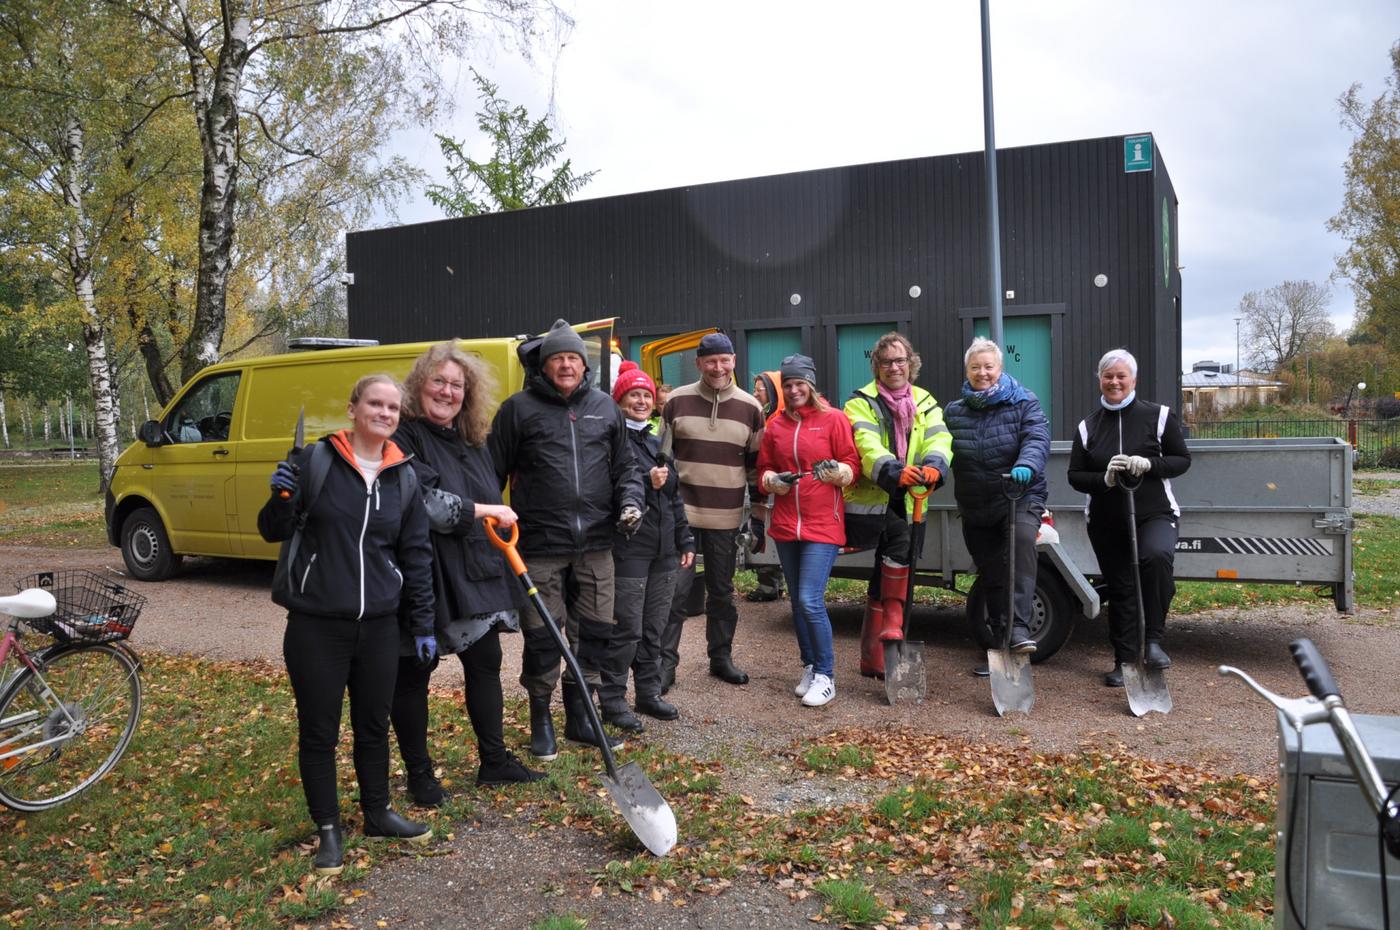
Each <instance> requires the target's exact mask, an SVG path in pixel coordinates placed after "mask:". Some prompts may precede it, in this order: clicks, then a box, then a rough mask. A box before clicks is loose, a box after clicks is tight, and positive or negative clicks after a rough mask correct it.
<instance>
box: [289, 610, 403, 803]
mask: <svg viewBox="0 0 1400 930" xmlns="http://www.w3.org/2000/svg"><path fill="white" fill-rule="evenodd" d="M398 655H399V622H398V618H396V617H394V616H393V615H392V614H390V615H387V616H383V617H370V618H368V619H365V620H358V621H357V620H342V619H338V618H334V617H316V616H311V615H309V614H298V613H292V614H288V615H287V632H286V633H285V634H284V635H283V637H282V658H283V660H284V661H285V662H286V663H287V677H288V678H290V679H291V681H292V693H293V694H294V695H296V702H297V734H298V738H297V763H298V765H299V767H300V769H301V787H302V790H303V791H305V792H306V806H307V808H308V809H309V810H310V812H311V819H312V820H314V821H315V822H316V823H317V824H326V823H331V822H333V821H337V820H339V816H340V804H339V802H338V801H337V800H336V793H335V747H336V743H337V742H339V740H340V706H341V702H342V701H343V700H344V699H345V691H346V689H347V688H348V689H349V691H350V726H351V728H352V729H353V731H354V734H355V748H354V753H353V755H354V759H355V779H356V781H358V782H359V783H360V808H361V809H362V810H367V811H381V810H383V809H384V808H386V807H388V806H389V707H390V705H391V704H392V703H393V699H394V674H395V671H396V669H397V666H398Z"/></svg>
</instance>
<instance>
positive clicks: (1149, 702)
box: [1118, 472, 1172, 717]
mask: <svg viewBox="0 0 1400 930" xmlns="http://www.w3.org/2000/svg"><path fill="white" fill-rule="evenodd" d="M1118 483H1119V484H1120V485H1121V486H1122V488H1123V490H1124V491H1125V492H1126V493H1127V495H1128V545H1129V548H1130V551H1129V553H1128V554H1129V555H1130V556H1131V558H1132V560H1133V595H1134V596H1135V597H1136V598H1137V628H1138V647H1137V661H1136V662H1135V663H1133V664H1132V665H1128V664H1126V663H1125V664H1124V665H1123V687H1124V688H1125V689H1127V692H1128V708H1129V709H1130V710H1132V712H1133V716H1134V717H1143V716H1146V715H1147V714H1150V713H1152V711H1154V710H1155V711H1156V712H1157V713H1159V714H1169V713H1171V712H1172V695H1171V692H1170V691H1168V690H1167V676H1166V673H1165V672H1164V671H1163V670H1162V669H1160V668H1148V667H1147V662H1146V655H1147V614H1146V613H1145V612H1144V611H1143V609H1142V572H1141V571H1140V570H1139V568H1138V538H1137V495H1136V494H1135V493H1134V492H1135V491H1136V490H1137V488H1138V485H1140V484H1142V480H1141V479H1138V480H1137V481H1135V482H1133V483H1132V484H1129V483H1128V481H1127V475H1126V474H1125V473H1123V472H1120V473H1119V478H1118Z"/></svg>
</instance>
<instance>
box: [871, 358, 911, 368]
mask: <svg viewBox="0 0 1400 930" xmlns="http://www.w3.org/2000/svg"><path fill="white" fill-rule="evenodd" d="M878 364H879V365H880V367H881V368H886V369H888V368H908V367H909V359H908V358H904V357H901V358H882V359H880V360H879V363H878Z"/></svg>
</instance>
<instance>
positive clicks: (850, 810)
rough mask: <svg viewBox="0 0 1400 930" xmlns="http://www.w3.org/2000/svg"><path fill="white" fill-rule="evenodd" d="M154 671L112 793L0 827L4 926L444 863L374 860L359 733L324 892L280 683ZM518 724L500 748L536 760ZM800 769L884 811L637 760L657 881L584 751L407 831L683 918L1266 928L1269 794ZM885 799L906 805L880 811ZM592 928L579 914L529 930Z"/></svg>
mask: <svg viewBox="0 0 1400 930" xmlns="http://www.w3.org/2000/svg"><path fill="white" fill-rule="evenodd" d="M145 659H146V666H145V680H146V683H147V692H146V693H147V704H146V713H145V718H144V719H143V721H142V725H141V727H140V729H139V731H138V734H137V736H136V739H135V741H134V742H133V744H132V746H131V748H130V749H129V751H128V753H127V755H126V757H125V758H124V759H123V760H122V762H121V764H120V765H119V766H118V768H117V769H116V771H115V772H114V773H113V774H112V775H110V776H109V777H108V778H107V779H105V780H104V781H103V782H101V783H100V784H98V785H97V786H96V787H95V788H94V789H93V790H92V791H90V792H89V793H88V794H87V795H85V796H84V797H83V798H82V799H80V800H79V801H76V802H74V803H72V804H69V805H66V806H64V807H61V808H59V809H57V810H55V811H51V812H48V813H43V814H36V815H29V816H19V815H16V814H13V813H9V812H5V813H0V831H2V832H3V833H4V835H5V837H6V842H5V844H4V845H3V848H0V874H3V875H5V876H6V880H5V882H4V883H2V884H0V923H3V924H4V925H6V926H7V927H14V928H39V927H53V926H91V927H97V926H104V925H122V926H127V927H134V928H167V927H169V928H176V927H180V928H183V927H192V926H199V927H204V926H215V925H218V926H235V927H240V928H254V930H259V928H267V930H273V928H281V927H285V926H287V925H288V924H289V923H299V922H306V921H310V920H316V919H321V918H323V917H324V916H325V915H326V914H328V913H329V912H331V911H334V910H337V909H341V908H347V907H350V908H352V907H355V906H356V905H355V902H356V901H357V900H358V896H357V895H356V894H355V893H354V891H347V888H348V887H349V886H350V885H352V884H353V883H355V882H356V881H358V880H360V879H362V878H364V877H365V875H366V874H367V873H368V872H369V871H371V870H373V869H375V868H377V867H378V866H379V865H380V864H381V863H382V862H383V861H384V860H385V859H388V858H394V857H399V856H415V855H422V856H432V855H434V854H435V853H436V852H437V851H438V849H439V848H440V847H438V846H434V845H430V846H428V847H426V848H424V849H422V850H416V849H411V848H404V849H398V848H393V847H389V848H385V847H382V846H380V847H375V848H373V849H372V848H371V847H370V846H369V845H367V844H366V843H365V841H364V840H363V839H362V838H361V836H360V833H359V830H358V824H357V823H356V821H357V820H358V815H357V814H356V813H355V812H354V808H355V806H356V805H355V803H354V787H353V782H352V776H351V774H350V768H351V767H350V765H349V759H348V755H349V738H348V733H347V735H346V737H345V740H344V742H343V743H342V746H341V749H342V756H341V759H340V772H341V777H342V785H341V798H342V816H343V818H344V819H345V820H346V821H347V822H348V823H349V826H350V829H348V830H347V840H348V845H349V853H348V858H347V869H346V872H345V873H344V874H343V875H342V876H341V877H340V878H339V879H330V878H318V877H316V876H315V875H314V874H313V873H312V872H311V870H310V856H311V852H312V833H311V829H310V824H309V823H308V822H307V820H306V815H305V810H304V806H303V799H302V794H301V789H300V785H299V782H298V776H297V772H296V762H295V752H294V749H293V747H294V746H295V720H294V711H293V707H292V700H291V696H290V693H289V689H288V687H287V684H286V681H285V676H283V675H282V674H281V673H279V672H274V671H269V670H266V669H263V668H260V667H251V666H245V665H230V664H219V663H213V662H208V661H203V660H195V659H188V658H171V657H164V656H159V655H148V656H146V657H145ZM432 700H433V708H434V711H433V720H434V730H433V734H432V738H433V741H434V743H433V749H434V755H435V757H437V758H438V761H439V762H441V764H442V767H443V771H444V772H445V773H446V774H445V780H446V781H447V784H448V787H449V788H452V787H454V786H453V785H452V773H470V772H471V771H472V770H473V769H474V767H475V759H474V758H473V755H474V749H473V748H472V747H473V745H474V744H473V741H472V740H471V738H470V733H469V728H468V726H467V724H466V721H465V720H464V718H463V715H462V713H461V709H460V707H459V706H458V704H457V701H456V700H455V699H452V698H449V697H447V696H438V695H434V697H433V699H432ZM525 716H526V710H525V708H524V707H523V705H521V704H520V703H519V702H512V703H511V705H510V707H509V717H508V720H507V740H508V742H519V741H521V740H523V738H524V730H525V723H524V721H525ZM347 730H348V728H347ZM818 750H820V751H818ZM793 756H796V757H798V758H802V759H804V760H805V759H809V758H810V759H811V760H813V761H815V762H817V763H819V764H827V763H826V762H824V760H830V763H829V764H831V765H838V764H839V765H842V773H843V775H845V777H847V778H852V779H855V780H862V779H869V780H870V782H871V785H870V787H871V791H870V796H871V797H872V798H873V800H872V801H871V802H869V803H850V804H845V805H842V806H837V807H822V808H813V809H809V810H804V811H799V812H790V813H783V814H779V813H773V812H771V811H768V810H766V809H764V807H763V806H762V805H761V804H756V803H755V802H754V801H753V799H750V798H747V797H742V796H736V795H733V794H730V793H727V792H726V791H724V790H723V781H724V779H723V778H722V775H723V769H722V765H721V763H717V762H712V761H711V762H706V761H699V760H694V759H688V758H684V757H681V756H676V755H673V754H669V753H666V752H664V751H661V750H659V749H656V748H643V749H642V750H640V751H631V750H629V751H628V753H627V761H636V762H638V763H639V764H640V765H641V767H642V768H643V770H645V771H646V772H647V773H648V777H649V778H650V779H651V781H652V783H653V784H654V785H655V786H656V788H657V790H658V791H660V793H661V794H662V796H663V797H666V798H667V799H668V800H670V802H671V804H672V806H673V809H674V810H675V813H676V815H677V819H678V822H679V833H680V836H681V838H682V843H681V844H680V845H679V846H677V847H676V849H674V850H673V851H672V852H671V854H670V855H668V856H667V857H666V858H664V859H657V858H655V857H653V856H651V855H650V854H649V853H647V852H646V851H645V850H644V849H643V848H642V846H641V844H640V842H638V841H637V839H636V838H635V837H634V836H633V835H632V833H631V831H630V830H629V829H628V828H627V826H626V824H625V823H624V822H623V821H622V820H621V818H620V817H618V816H617V814H616V812H615V811H614V810H613V809H612V807H611V804H610V803H609V802H608V801H607V799H606V796H605V795H603V793H602V792H601V791H600V789H599V783H598V779H597V768H598V760H597V757H596V754H594V753H591V752H584V751H582V750H578V751H575V750H570V751H567V752H565V753H563V754H561V755H560V757H559V759H558V760H556V761H555V762H553V763H551V765H550V767H549V772H550V776H551V777H550V778H549V779H548V780H546V781H544V782H541V783H539V784H537V785H533V786H517V787H515V788H513V789H511V790H510V791H509V792H504V791H503V792H497V793H494V794H491V793H483V792H479V791H474V790H468V791H463V790H458V791H456V792H454V796H453V798H452V799H451V800H449V802H448V804H447V806H446V807H444V808H443V809H441V810H440V811H438V812H432V813H424V812H417V814H418V815H420V816H426V817H428V818H430V819H431V821H432V822H433V824H434V826H435V828H436V831H437V832H438V833H439V834H440V835H441V834H448V833H451V831H452V830H453V826H454V824H458V823H462V822H467V821H471V820H474V819H477V818H478V817H480V816H481V814H482V812H483V810H484V809H487V808H492V809H495V810H497V811H498V812H500V813H502V814H503V815H507V816H509V817H511V818H512V819H516V820H518V821H519V822H521V823H526V822H528V823H530V824H533V825H534V826H533V827H532V829H543V830H569V831H575V832H580V833H585V834H592V835H594V836H595V837H597V841H598V842H599V843H600V844H602V845H603V847H604V848H606V849H609V850H610V851H612V853H613V855H614V858H613V859H612V861H610V862H608V863H607V864H606V865H605V866H604V867H603V868H601V869H599V870H598V871H597V872H596V873H595V874H594V875H593V876H592V881H593V882H594V883H595V884H596V885H597V886H598V887H599V888H600V889H601V890H602V891H603V892H604V893H605V894H617V895H636V896H645V897H647V898H649V899H651V900H662V899H664V900H666V901H667V904H668V906H675V907H684V906H685V905H686V903H687V902H688V901H691V900H694V899H695V897H696V896H697V895H701V894H705V895H712V894H718V893H722V892H723V891H724V889H726V888H728V887H729V885H730V884H731V883H732V882H734V881H735V880H736V879H738V878H739V877H740V876H748V877H749V878H750V879H751V880H757V881H763V880H771V881H774V882H778V883H779V887H783V888H788V889H790V890H791V891H792V893H794V894H796V893H798V892H804V893H806V894H814V895H818V896H820V898H821V899H822V901H823V907H824V910H825V916H824V918H823V919H824V920H826V921H829V922H831V923H834V924H844V925H850V926H861V927H863V926H873V925H875V924H877V923H880V922H881V921H886V920H888V922H889V924H894V923H902V922H903V920H902V917H901V916H899V915H902V914H903V911H900V910H899V909H897V908H893V907H891V906H890V905H888V904H886V903H885V902H886V901H890V900H896V899H897V895H898V894H899V893H900V892H899V888H900V887H901V886H900V885H899V876H902V875H908V874H918V875H921V876H927V877H928V880H929V881H938V882H942V883H948V884H957V885H961V886H963V887H964V888H965V890H966V891H967V897H966V901H967V905H968V907H969V908H970V909H971V910H972V912H973V916H974V917H975V919H976V920H977V921H978V922H979V924H980V925H982V926H1003V925H1009V924H1016V925H1019V926H1024V927H1043V928H1047V930H1048V928H1050V927H1052V926H1055V925H1056V924H1057V922H1059V923H1060V924H1062V925H1066V926H1074V927H1118V926H1126V925H1128V924H1129V923H1132V922H1133V921H1139V920H1145V918H1143V917H1142V915H1144V914H1148V915H1149V916H1150V915H1156V916H1155V917H1153V919H1152V920H1151V921H1148V923H1150V924H1151V925H1154V926H1155V925H1158V924H1159V923H1160V922H1161V917H1160V915H1161V913H1162V912H1165V913H1167V914H1169V915H1170V917H1171V919H1172V920H1174V921H1176V926H1178V927H1181V928H1187V927H1202V928H1203V927H1205V926H1207V925H1209V924H1208V921H1207V917H1213V918H1214V919H1218V920H1220V921H1221V924H1220V926H1225V927H1234V928H1240V930H1244V928H1248V930H1263V928H1264V927H1266V926H1267V923H1268V921H1267V911H1268V908H1269V905H1270V901H1271V897H1270V895H1271V893H1272V884H1271V878H1270V873H1271V869H1272V857H1273V851H1272V842H1271V835H1270V823H1271V819H1270V818H1271V810H1272V805H1273V803H1274V795H1273V791H1272V789H1271V788H1269V787H1266V786H1264V785H1263V784H1260V783H1258V782H1253V781H1248V780H1244V779H1226V780H1220V779H1217V778H1215V777H1213V776H1210V775H1209V774H1207V773H1202V772H1199V771H1197V770H1194V769H1191V768H1189V767H1185V766H1173V765H1167V764H1161V763H1152V762H1148V761H1145V760H1140V759H1134V758H1131V757H1126V756H1121V755H1115V754H1109V753H1100V752H1088V751H1085V752H1080V753H1075V754H1071V755H1042V754H1036V753H1033V752H1031V751H1030V750H1028V749H1026V748H1023V747H1021V748H1017V747H1002V746H989V745H983V744H975V743H969V742H964V741H960V740H958V739H952V738H942V737H931V736H928V735H925V734H919V733H914V732H912V731H907V730H894V729H882V730H880V731H879V732H869V731H866V730H850V731H841V732H838V733H833V734H828V735H827V736H826V737H823V738H822V739H820V740H817V741H815V742H814V743H805V744H803V745H802V746H800V747H794V748H793V749H792V750H789V751H788V752H787V754H786V755H785V756H784V758H792V757H793ZM931 760H937V761H936V762H931ZM774 761H778V760H774ZM736 764H737V763H736ZM890 784H893V785H897V786H899V787H897V788H895V789H894V790H888V791H886V793H884V794H881V793H880V790H881V789H880V788H879V786H881V785H890ZM396 787H397V784H396ZM457 787H459V788H461V787H462V786H460V785H459V786H457ZM1143 901H1148V902H1150V904H1151V907H1150V909H1148V910H1144V909H1143V908H1144V905H1143V904H1142V902H1143ZM916 906H918V902H915V903H914V904H913V905H911V907H916ZM1125 921H1127V923H1125ZM915 922H916V923H917V922H918V921H915ZM583 925H584V922H583V920H582V919H581V918H580V917H578V916H576V915H574V914H571V913H560V914H555V915H550V916H548V917H546V918H544V919H541V920H540V921H539V922H537V923H536V924H534V926H535V927H539V928H544V927H555V928H578V927H582V926H583ZM887 925H888V924H887Z"/></svg>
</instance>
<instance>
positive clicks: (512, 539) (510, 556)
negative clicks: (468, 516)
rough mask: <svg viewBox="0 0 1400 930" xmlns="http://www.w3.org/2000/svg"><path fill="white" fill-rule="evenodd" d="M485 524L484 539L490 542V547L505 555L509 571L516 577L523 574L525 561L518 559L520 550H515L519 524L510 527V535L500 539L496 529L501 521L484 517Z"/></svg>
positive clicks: (518, 535)
mask: <svg viewBox="0 0 1400 930" xmlns="http://www.w3.org/2000/svg"><path fill="white" fill-rule="evenodd" d="M482 522H483V523H485V524H486V538H487V539H489V540H491V545H493V546H495V547H496V548H497V549H499V550H501V551H502V552H504V553H505V554H506V561H507V562H509V563H510V570H511V571H513V572H515V573H516V574H517V575H523V574H525V560H524V559H522V558H521V557H520V550H518V549H516V548H515V544H516V543H518V542H519V541H520V524H519V523H512V524H511V525H510V535H509V536H506V537H502V536H501V534H500V533H499V532H497V528H498V527H499V526H500V525H501V521H499V520H497V519H496V518H495V517H486V518H485V519H483V520H482Z"/></svg>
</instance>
